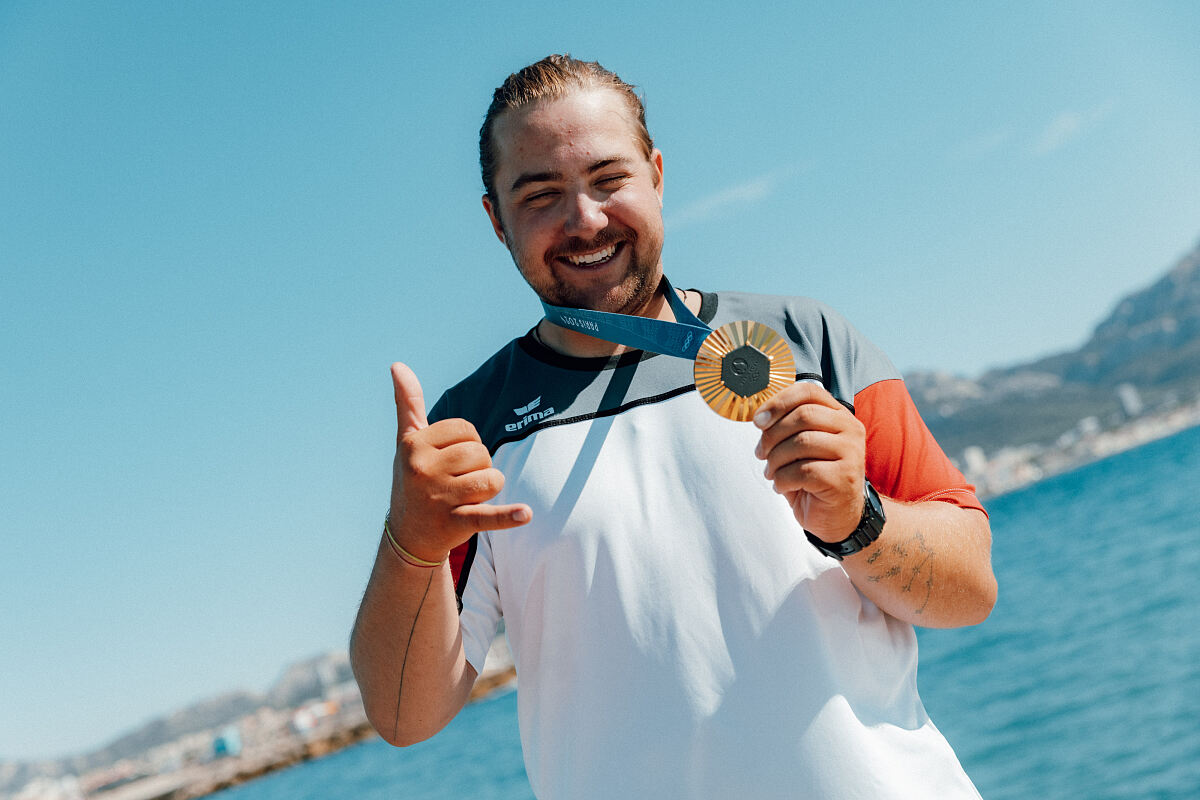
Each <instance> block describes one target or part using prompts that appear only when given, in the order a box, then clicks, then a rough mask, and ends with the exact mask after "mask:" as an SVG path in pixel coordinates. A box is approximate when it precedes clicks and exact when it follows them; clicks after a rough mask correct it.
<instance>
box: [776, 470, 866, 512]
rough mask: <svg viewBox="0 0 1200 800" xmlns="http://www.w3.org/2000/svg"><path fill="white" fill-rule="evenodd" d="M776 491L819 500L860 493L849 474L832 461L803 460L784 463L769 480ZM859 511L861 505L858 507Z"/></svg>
mask: <svg viewBox="0 0 1200 800" xmlns="http://www.w3.org/2000/svg"><path fill="white" fill-rule="evenodd" d="M771 483H772V485H773V486H774V487H775V491H776V492H778V493H779V494H785V495H786V494H789V493H792V492H804V493H805V494H808V495H810V496H812V497H814V498H817V499H818V500H820V501H821V502H836V501H837V500H838V498H841V497H855V496H857V495H861V494H862V486H861V485H856V481H855V477H854V475H853V473H851V472H848V471H846V470H845V469H843V468H842V467H841V465H839V464H838V463H837V462H836V461H825V460H822V459H805V460H803V461H791V462H789V463H787V464H784V465H783V466H781V467H780V468H779V469H777V470H776V471H775V473H774V476H773V477H772V479H771ZM859 510H860V511H861V510H862V509H861V507H860V508H859Z"/></svg>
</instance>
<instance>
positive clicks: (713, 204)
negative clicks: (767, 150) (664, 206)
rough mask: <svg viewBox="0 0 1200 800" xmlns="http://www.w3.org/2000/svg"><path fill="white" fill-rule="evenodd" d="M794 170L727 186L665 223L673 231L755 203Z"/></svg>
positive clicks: (685, 207)
mask: <svg viewBox="0 0 1200 800" xmlns="http://www.w3.org/2000/svg"><path fill="white" fill-rule="evenodd" d="M794 172H795V170H794V169H784V170H775V171H773V172H768V173H767V174H765V175H760V176H758V177H757V178H751V179H750V180H748V181H743V182H742V183H738V184H734V185H733V186H728V187H726V188H724V189H720V190H718V191H715V192H713V193H711V194H708V195H705V196H704V197H701V198H699V199H698V200H696V201H694V202H692V203H689V204H688V205H686V206H684V207H683V208H681V209H679V210H677V211H673V212H671V213H670V214H668V215H667V217H666V221H665V224H666V226H667V227H668V228H671V229H672V230H674V229H678V228H683V227H686V226H688V225H694V224H696V223H698V222H706V221H708V220H711V219H714V218H716V217H718V216H720V215H721V214H723V213H725V212H726V211H728V210H730V209H732V208H736V207H738V206H746V205H750V204H752V203H757V202H759V201H761V200H764V199H765V198H767V197H769V196H770V195H771V194H772V193H774V192H775V190H776V189H777V188H778V187H779V185H780V184H781V183H782V182H783V180H784V179H785V178H786V177H788V176H789V175H791V174H792V173H794Z"/></svg>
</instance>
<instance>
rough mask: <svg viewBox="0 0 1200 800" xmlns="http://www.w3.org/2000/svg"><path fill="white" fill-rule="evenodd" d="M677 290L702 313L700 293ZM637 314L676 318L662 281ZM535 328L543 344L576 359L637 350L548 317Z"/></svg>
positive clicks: (693, 308)
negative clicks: (565, 325) (557, 323)
mask: <svg viewBox="0 0 1200 800" xmlns="http://www.w3.org/2000/svg"><path fill="white" fill-rule="evenodd" d="M674 291H675V293H676V294H678V295H679V296H680V297H682V298H683V302H684V304H685V305H687V307H688V308H689V309H691V310H692V312H693V313H695V314H699V313H700V295H699V293H698V292H682V291H680V290H678V289H675V290H674ZM636 316H639V317H649V318H650V319H663V320H668V321H675V312H673V311H672V310H671V306H670V305H669V304H668V303H667V298H666V296H665V295H664V294H663V288H662V285H661V284H660V285H659V288H658V290H656V291H655V292H654V295H653V296H652V297H651V298H650V300H649V301H648V302H647V303H646V305H645V306H643V307H642V309H641V310H640V311H638V312H637V314H636ZM534 331H535V333H536V334H537V336H538V338H539V339H540V340H541V342H542V344H544V345H546V346H547V347H549V348H550V349H551V350H554V351H555V352H558V353H562V354H563V355H566V356H573V357H575V358H598V357H600V358H602V357H607V356H618V355H620V354H622V353H625V352H628V351H629V350H632V349H634V348H631V347H626V346H625V345H620V344H614V343H613V342H607V341H605V340H603V339H597V338H596V337H594V336H588V335H587V334H586V333H580V332H579V331H573V330H570V329H569V328H563V327H561V326H559V325H555V324H554V323H553V322H551V321H550V320H548V319H543V320H542V321H541V322H539V323H538V325H537V327H536V328H535V329H534Z"/></svg>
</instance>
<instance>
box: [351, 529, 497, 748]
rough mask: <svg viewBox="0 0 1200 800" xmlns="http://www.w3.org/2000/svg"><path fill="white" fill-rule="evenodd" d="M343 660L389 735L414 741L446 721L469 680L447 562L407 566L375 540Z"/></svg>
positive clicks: (455, 710) (392, 738) (399, 742)
mask: <svg viewBox="0 0 1200 800" xmlns="http://www.w3.org/2000/svg"><path fill="white" fill-rule="evenodd" d="M350 663H351V666H352V667H353V669H354V675H355V678H357V680H358V685H359V688H360V690H361V691H362V698H363V705H364V707H365V708H366V711H367V717H368V719H370V721H371V724H372V725H373V726H374V727H375V729H376V730H377V731H379V734H380V735H381V736H382V737H383V738H384V739H386V740H387V741H388V742H390V743H392V744H395V745H407V744H413V743H415V742H419V741H422V740H424V739H427V738H429V737H430V736H432V735H433V734H435V733H437V732H438V731H439V730H441V729H442V728H443V727H445V725H446V723H448V722H449V721H450V720H451V719H453V718H454V715H455V714H457V713H458V711H459V710H460V709H461V708H462V706H463V704H464V703H465V702H466V699H467V695H468V693H469V692H470V690H471V686H472V684H474V682H475V670H474V669H473V668H472V667H471V665H470V664H468V663H467V661H466V659H465V657H464V656H463V647H462V635H461V632H460V629H459V620H458V607H457V604H456V601H455V598H454V586H453V583H452V579H451V575H450V567H449V566H448V565H447V564H443V565H442V566H440V567H435V568H432V569H421V568H417V567H412V566H409V565H407V564H405V563H403V562H402V561H401V560H400V559H399V558H397V556H396V554H395V553H394V552H392V550H391V549H390V547H388V545H387V544H386V543H383V544H381V545H380V548H379V552H378V554H377V556H376V559H375V567H374V569H373V570H372V572H371V578H370V581H369V582H368V583H367V590H366V592H365V594H364V595H363V600H362V605H361V606H360V607H359V610H358V617H357V619H356V620H355V623H354V630H353V632H352V633H351V636H350Z"/></svg>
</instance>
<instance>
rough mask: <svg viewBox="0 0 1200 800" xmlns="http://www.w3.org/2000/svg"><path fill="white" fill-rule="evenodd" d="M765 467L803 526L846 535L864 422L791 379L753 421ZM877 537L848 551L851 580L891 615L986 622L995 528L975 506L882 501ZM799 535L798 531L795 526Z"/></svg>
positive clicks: (929, 622)
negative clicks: (759, 432) (880, 528)
mask: <svg viewBox="0 0 1200 800" xmlns="http://www.w3.org/2000/svg"><path fill="white" fill-rule="evenodd" d="M754 422H755V425H757V426H758V427H759V428H760V429H761V430H762V439H761V441H760V443H759V447H758V450H757V453H756V454H757V455H758V457H759V458H761V459H763V460H764V461H766V468H765V471H764V474H765V475H766V477H767V479H768V480H770V481H772V483H773V484H774V486H775V491H777V492H779V493H780V494H782V495H783V496H784V497H786V498H787V500H788V503H789V504H790V505H791V507H792V513H793V514H794V515H795V517H796V520H797V522H798V523H799V524H800V526H801V527H802V528H803V529H804V530H807V531H808V532H810V533H812V534H813V535H814V536H816V537H818V538H820V539H822V540H824V541H826V542H839V541H842V540H844V539H846V538H847V537H848V536H849V535H850V534H851V533H852V532H853V531H854V530H855V528H856V527H857V526H858V523H859V520H860V519H861V517H862V512H863V504H864V481H865V472H866V440H867V435H866V428H865V427H864V425H863V424H862V422H860V421H859V420H858V419H857V418H856V417H855V416H854V414H853V413H852V412H851V411H850V410H849V409H847V408H846V407H845V406H843V405H842V404H841V403H839V402H838V401H837V400H836V399H835V398H834V397H833V396H832V395H831V394H829V392H827V391H826V390H825V389H824V388H823V387H821V386H819V385H817V384H813V383H807V382H802V383H796V384H794V385H793V386H790V387H788V388H787V389H785V390H784V391H782V392H780V393H779V394H777V395H776V396H775V397H773V398H771V399H770V400H768V401H767V402H766V403H764V404H763V406H762V408H760V409H759V411H758V414H756V416H755V419H754ZM883 506H884V511H885V514H886V516H887V522H886V523H885V524H884V527H883V531H882V533H881V534H880V536H879V538H878V539H877V540H876V541H875V542H874V543H873V544H871V545H869V546H868V547H866V548H864V549H863V550H861V551H859V552H857V553H855V554H853V555H849V556H847V557H846V558H845V559H844V560H843V561H842V566H843V568H844V569H845V570H846V573H847V574H848V575H849V576H850V579H851V580H852V581H853V582H854V585H855V586H857V587H858V589H859V591H861V592H862V593H863V594H864V595H866V596H867V597H869V598H870V599H871V600H872V601H873V602H874V603H875V604H876V605H877V606H879V607H880V608H881V609H883V610H884V611H886V612H887V613H889V614H891V615H892V616H894V617H897V618H899V619H902V620H905V621H906V622H911V623H913V624H914V625H922V626H925V627H933V628H949V627H957V626H961V625H973V624H977V623H979V622H982V621H983V620H984V619H986V618H987V616H988V614H989V613H990V612H991V609H992V606H993V605H995V601H996V579H995V576H994V575H993V574H992V567H991V529H990V527H989V525H988V521H987V516H986V515H985V514H984V513H983V512H982V511H980V510H976V509H972V508H962V507H959V506H956V505H952V504H950V503H946V502H942V501H939V500H932V501H926V502H913V503H904V502H898V501H895V500H891V499H888V498H886V497H885V498H884V500H883ZM797 533H798V534H799V535H803V534H802V533H800V532H799V531H798V532H797Z"/></svg>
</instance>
